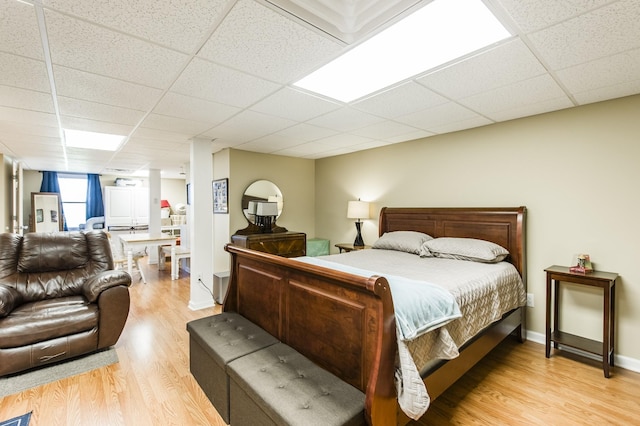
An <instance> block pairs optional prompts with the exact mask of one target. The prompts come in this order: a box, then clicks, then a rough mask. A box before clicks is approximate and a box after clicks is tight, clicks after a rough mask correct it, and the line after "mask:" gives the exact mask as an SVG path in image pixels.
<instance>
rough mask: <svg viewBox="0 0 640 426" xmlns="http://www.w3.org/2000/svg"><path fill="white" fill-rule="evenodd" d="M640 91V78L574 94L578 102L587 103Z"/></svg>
mask: <svg viewBox="0 0 640 426" xmlns="http://www.w3.org/2000/svg"><path fill="white" fill-rule="evenodd" d="M638 93H640V80H635V81H630V82H626V83H620V84H615V85H613V86H606V87H599V88H597V89H593V90H587V91H585V92H580V93H576V94H574V98H575V99H576V101H577V102H578V104H580V105H585V104H590V103H593V102H600V101H606V100H609V99H614V98H622V97H624V96H630V95H635V94H638Z"/></svg>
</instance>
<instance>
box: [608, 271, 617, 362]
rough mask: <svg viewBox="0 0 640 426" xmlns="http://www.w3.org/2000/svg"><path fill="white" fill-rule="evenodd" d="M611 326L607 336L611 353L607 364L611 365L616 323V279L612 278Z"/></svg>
mask: <svg viewBox="0 0 640 426" xmlns="http://www.w3.org/2000/svg"><path fill="white" fill-rule="evenodd" d="M610 302H611V326H610V329H609V336H610V339H611V342H610V345H609V346H610V347H611V355H609V365H610V366H612V367H613V352H614V349H615V346H616V339H615V330H616V327H615V323H616V280H613V283H612V284H611V300H610Z"/></svg>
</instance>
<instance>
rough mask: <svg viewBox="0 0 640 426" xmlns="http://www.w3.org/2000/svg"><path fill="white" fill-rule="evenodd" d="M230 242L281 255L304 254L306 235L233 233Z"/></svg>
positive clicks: (296, 233) (294, 255)
mask: <svg viewBox="0 0 640 426" xmlns="http://www.w3.org/2000/svg"><path fill="white" fill-rule="evenodd" d="M231 242H232V243H233V244H235V245H237V246H240V247H246V248H249V249H251V250H257V251H262V252H265V253H271V254H276V255H278V256H283V257H298V256H304V255H305V254H306V250H307V236H306V234H305V233H302V232H282V233H274V234H251V235H233V236H232V237H231Z"/></svg>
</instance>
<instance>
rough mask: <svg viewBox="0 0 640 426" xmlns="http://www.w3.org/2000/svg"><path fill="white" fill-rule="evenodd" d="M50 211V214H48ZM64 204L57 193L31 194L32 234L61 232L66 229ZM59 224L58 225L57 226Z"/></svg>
mask: <svg viewBox="0 0 640 426" xmlns="http://www.w3.org/2000/svg"><path fill="white" fill-rule="evenodd" d="M47 211H48V214H47ZM61 212H62V202H61V201H60V194H58V193H57V192H32V193H31V226H30V229H31V232H60V231H62V230H63V229H64V217H62V214H61ZM56 223H57V225H55V224H56Z"/></svg>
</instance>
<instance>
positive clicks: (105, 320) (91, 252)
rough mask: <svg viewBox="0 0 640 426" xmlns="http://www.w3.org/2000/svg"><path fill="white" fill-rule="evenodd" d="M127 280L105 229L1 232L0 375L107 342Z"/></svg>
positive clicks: (119, 316) (121, 320)
mask: <svg viewBox="0 0 640 426" xmlns="http://www.w3.org/2000/svg"><path fill="white" fill-rule="evenodd" d="M130 285H131V276H129V274H127V273H126V272H125V271H116V270H113V258H112V255H111V248H110V245H109V240H108V238H107V235H106V234H105V233H104V232H101V231H91V232H88V233H86V234H85V233H80V232H60V233H29V234H26V235H24V236H23V235H18V234H0V376H5V375H8V374H12V373H16V372H19V371H22V370H27V369H30V368H33V367H38V366H41V365H44V364H48V363H52V362H57V361H60V360H63V359H67V358H73V357H76V356H78V355H83V354H87V353H90V352H95V351H97V350H100V349H104V348H108V347H109V346H113V345H114V344H115V343H116V342H117V341H118V338H119V337H120V334H121V333H122V329H123V328H124V324H125V322H126V320H127V316H128V315H129V288H128V287H129V286H130Z"/></svg>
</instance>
